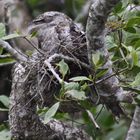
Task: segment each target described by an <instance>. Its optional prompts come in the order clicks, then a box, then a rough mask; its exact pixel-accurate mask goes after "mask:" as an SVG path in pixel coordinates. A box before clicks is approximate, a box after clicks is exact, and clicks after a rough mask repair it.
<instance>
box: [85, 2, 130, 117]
mask: <svg viewBox="0 0 140 140" xmlns="http://www.w3.org/2000/svg"><path fill="white" fill-rule="evenodd" d="M119 2H120V0H96V1H95V2H93V3H92V4H91V6H90V9H89V16H88V20H87V26H86V35H87V48H88V59H89V62H90V65H91V67H93V68H94V67H95V66H94V64H93V62H92V55H94V54H96V53H98V52H100V54H102V56H103V58H104V60H105V62H104V65H103V67H102V68H103V69H108V72H107V74H106V75H105V76H104V78H105V77H108V76H109V75H112V74H113V70H112V62H111V60H110V58H109V53H108V50H107V46H105V36H106V30H105V24H106V22H107V18H108V16H109V14H110V12H111V11H112V8H114V7H115V5H116V4H117V3H119ZM96 87H97V90H98V93H99V96H100V98H101V100H103V103H104V101H105V102H106V103H105V104H106V105H107V107H108V108H109V109H111V110H112V112H113V113H114V114H115V115H117V116H119V115H120V114H122V113H123V110H122V109H121V107H120V105H119V102H120V101H123V102H132V97H131V96H130V95H128V94H125V93H126V92H124V90H123V89H122V88H121V87H120V86H119V81H118V79H117V78H116V76H112V77H110V78H108V79H106V80H105V81H104V80H103V81H102V82H100V83H98V84H97V85H96ZM105 96H106V97H105ZM113 106H114V107H113Z"/></svg>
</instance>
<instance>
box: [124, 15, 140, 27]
mask: <svg viewBox="0 0 140 140" xmlns="http://www.w3.org/2000/svg"><path fill="white" fill-rule="evenodd" d="M137 24H138V25H139V24H140V17H134V18H130V20H129V21H128V22H127V24H126V27H132V26H134V25H137Z"/></svg>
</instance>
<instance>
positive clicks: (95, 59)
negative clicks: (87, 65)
mask: <svg viewBox="0 0 140 140" xmlns="http://www.w3.org/2000/svg"><path fill="white" fill-rule="evenodd" d="M100 55H101V54H100V52H99V51H98V52H97V53H95V54H92V62H93V63H94V65H95V66H96V65H97V63H98V62H99V60H100Z"/></svg>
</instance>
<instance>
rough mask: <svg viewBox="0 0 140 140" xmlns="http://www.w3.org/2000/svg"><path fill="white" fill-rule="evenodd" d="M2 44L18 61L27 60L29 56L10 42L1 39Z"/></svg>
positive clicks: (0, 43)
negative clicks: (20, 52) (20, 51)
mask: <svg viewBox="0 0 140 140" xmlns="http://www.w3.org/2000/svg"><path fill="white" fill-rule="evenodd" d="M0 46H1V47H3V48H4V49H6V50H7V51H8V52H9V53H10V54H11V55H12V56H13V57H14V58H15V59H16V60H17V61H22V62H27V58H26V57H25V56H24V55H21V54H19V53H18V52H17V51H16V50H15V49H14V48H12V46H11V45H10V44H9V43H8V42H6V41H3V40H1V39H0Z"/></svg>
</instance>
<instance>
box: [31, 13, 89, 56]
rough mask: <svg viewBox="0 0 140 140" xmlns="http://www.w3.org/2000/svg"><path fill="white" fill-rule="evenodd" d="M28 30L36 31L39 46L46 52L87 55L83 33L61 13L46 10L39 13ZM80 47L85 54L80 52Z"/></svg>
mask: <svg viewBox="0 0 140 140" xmlns="http://www.w3.org/2000/svg"><path fill="white" fill-rule="evenodd" d="M29 31H30V32H35V31H37V38H38V43H39V47H40V49H42V50H43V51H45V52H46V53H47V54H53V53H63V54H67V55H69V56H72V54H73V55H75V56H77V54H78V55H79V56H80V55H81V56H84V57H85V56H86V55H87V54H86V52H87V51H86V45H85V43H86V41H85V34H84V33H83V32H82V31H81V29H80V28H78V27H77V25H76V24H75V23H74V22H73V21H72V20H71V19H70V18H69V17H68V16H66V15H65V14H63V13H60V12H46V13H44V14H42V15H39V16H38V17H37V18H36V19H35V20H33V21H32V23H31V24H30V26H29ZM81 47H82V48H83V49H84V50H85V52H84V53H85V54H83V53H82V52H83V51H82V52H80V50H81ZM67 49H68V50H67ZM70 53H71V54H70ZM79 56H78V57H79ZM72 57H73V56H72Z"/></svg>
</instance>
